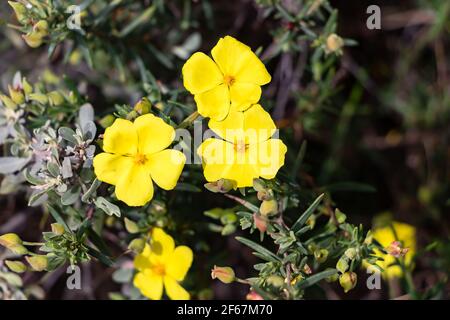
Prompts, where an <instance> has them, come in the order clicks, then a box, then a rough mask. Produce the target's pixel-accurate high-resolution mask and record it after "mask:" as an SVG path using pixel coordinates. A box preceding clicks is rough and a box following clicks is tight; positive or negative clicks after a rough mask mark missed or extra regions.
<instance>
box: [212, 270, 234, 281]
mask: <svg viewBox="0 0 450 320" xmlns="http://www.w3.org/2000/svg"><path fill="white" fill-rule="evenodd" d="M211 278H212V279H219V280H220V281H222V282H223V283H232V282H233V281H234V280H235V279H236V278H235V274H234V271H233V269H232V268H230V267H218V266H214V268H213V269H212V270H211Z"/></svg>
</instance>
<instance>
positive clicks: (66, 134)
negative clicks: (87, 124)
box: [58, 127, 78, 144]
mask: <svg viewBox="0 0 450 320" xmlns="http://www.w3.org/2000/svg"><path fill="white" fill-rule="evenodd" d="M58 133H59V135H60V136H61V137H62V138H63V139H64V140H67V141H69V142H72V143H73V144H77V143H78V142H77V139H76V138H75V135H76V134H75V131H73V130H72V129H70V128H67V127H61V128H59V129H58Z"/></svg>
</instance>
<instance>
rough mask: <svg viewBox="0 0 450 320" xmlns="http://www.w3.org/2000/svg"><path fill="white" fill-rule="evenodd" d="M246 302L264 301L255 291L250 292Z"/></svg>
mask: <svg viewBox="0 0 450 320" xmlns="http://www.w3.org/2000/svg"><path fill="white" fill-rule="evenodd" d="M245 299H246V300H264V299H263V297H261V296H260V295H259V294H257V293H256V292H255V291H253V290H252V291H250V292H249V293H248V294H247V295H246V296H245Z"/></svg>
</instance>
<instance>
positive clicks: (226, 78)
mask: <svg viewBox="0 0 450 320" xmlns="http://www.w3.org/2000/svg"><path fill="white" fill-rule="evenodd" d="M235 80H236V79H234V77H233V76H230V75H225V76H224V77H223V82H224V83H225V84H226V85H227V86H231V85H232V84H233V83H234V81H235Z"/></svg>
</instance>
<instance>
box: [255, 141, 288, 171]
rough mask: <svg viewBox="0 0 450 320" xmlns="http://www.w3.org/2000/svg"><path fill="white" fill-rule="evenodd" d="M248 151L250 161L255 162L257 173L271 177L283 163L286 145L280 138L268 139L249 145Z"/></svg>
mask: <svg viewBox="0 0 450 320" xmlns="http://www.w3.org/2000/svg"><path fill="white" fill-rule="evenodd" d="M248 152H249V153H250V156H249V157H250V158H251V159H252V163H256V165H255V168H257V171H258V175H259V176H260V177H262V178H264V179H273V178H275V176H276V174H277V172H278V170H279V169H280V168H281V167H282V166H283V165H284V157H285V155H286V152H287V147H286V145H285V144H284V143H283V141H281V140H280V139H269V140H267V141H263V142H260V143H258V144H256V145H250V146H249V150H248Z"/></svg>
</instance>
